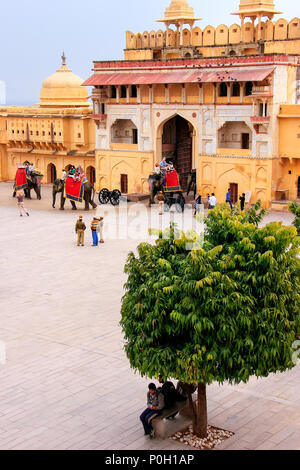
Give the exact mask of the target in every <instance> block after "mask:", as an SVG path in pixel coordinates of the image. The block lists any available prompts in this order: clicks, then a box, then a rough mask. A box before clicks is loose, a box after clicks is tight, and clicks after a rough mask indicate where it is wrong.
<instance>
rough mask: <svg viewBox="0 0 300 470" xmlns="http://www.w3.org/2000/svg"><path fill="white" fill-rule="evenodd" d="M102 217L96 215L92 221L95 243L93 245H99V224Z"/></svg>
mask: <svg viewBox="0 0 300 470" xmlns="http://www.w3.org/2000/svg"><path fill="white" fill-rule="evenodd" d="M99 222H100V219H98V218H97V217H94V218H93V220H92V223H91V230H92V238H93V244H92V246H98V242H99V240H98V225H99Z"/></svg>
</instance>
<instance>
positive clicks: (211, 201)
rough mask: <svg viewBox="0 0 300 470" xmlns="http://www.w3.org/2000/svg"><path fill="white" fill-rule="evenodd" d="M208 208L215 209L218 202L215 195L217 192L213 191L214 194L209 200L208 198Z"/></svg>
mask: <svg viewBox="0 0 300 470" xmlns="http://www.w3.org/2000/svg"><path fill="white" fill-rule="evenodd" d="M208 204H209V205H208V208H209V209H214V208H215V205H216V204H217V198H216V196H215V193H212V195H211V196H210V198H209V200H208Z"/></svg>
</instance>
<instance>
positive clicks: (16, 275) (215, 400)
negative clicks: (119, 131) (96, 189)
mask: <svg viewBox="0 0 300 470" xmlns="http://www.w3.org/2000/svg"><path fill="white" fill-rule="evenodd" d="M43 194H44V200H43V201H41V202H38V201H36V200H32V201H29V203H28V207H29V208H30V211H31V212H30V217H26V218H25V217H23V218H21V217H19V215H18V212H17V209H16V207H15V201H14V200H12V199H11V198H10V185H8V184H6V183H2V184H0V206H1V207H0V214H1V228H0V254H1V256H0V269H1V278H0V279H1V280H0V285H1V289H0V312H1V315H0V341H1V342H3V344H4V346H5V350H6V362H5V364H1V363H0V383H1V387H0V449H109V450H115V449H118V450H121V449H126V450H130V449H145V450H147V449H155V450H161V449H167V450H172V449H185V450H186V449H187V448H186V447H185V446H184V445H181V444H180V443H175V442H174V441H171V440H169V439H167V440H164V441H161V440H157V439H155V440H152V441H150V440H148V438H146V437H144V435H143V430H142V427H141V423H140V421H139V419H138V417H139V414H140V412H141V411H142V410H143V409H144V408H145V400H146V391H147V384H148V382H149V380H147V379H142V378H141V377H140V376H139V375H138V374H134V372H133V371H132V370H131V369H130V367H129V363H128V360H127V358H126V356H125V354H124V351H123V338H122V331H121V328H120V326H119V321H120V302H121V297H122V295H123V284H124V282H125V280H126V277H125V275H124V273H123V266H124V263H125V260H126V257H127V254H128V252H129V251H130V250H134V249H135V248H136V246H137V244H138V243H139V241H140V240H138V239H126V238H125V236H126V226H125V212H126V209H125V208H120V209H119V213H120V218H119V224H120V227H119V235H120V236H121V237H123V238H122V239H112V240H107V241H106V243H105V244H104V245H102V246H100V247H98V248H92V247H91V246H90V244H91V235H90V231H89V230H87V232H86V246H85V247H77V246H76V244H75V234H74V225H75V221H76V219H77V217H78V215H79V214H81V212H78V213H74V212H72V211H71V210H69V209H68V210H66V211H65V212H61V211H58V210H57V211H54V210H52V209H51V204H50V188H43ZM68 207H69V206H68ZM130 209H131V210H132V214H131V219H130V220H131V221H133V220H134V212H135V209H134V207H133V206H130ZM104 210H105V211H106V217H105V224H106V227H109V226H110V225H113V224H114V223H115V222H114V209H113V208H111V207H110V206H107V207H105V208H104V207H101V208H99V209H98V211H101V212H103V211H104ZM92 215H93V212H90V213H89V214H86V213H83V216H84V220H85V221H86V222H87V226H89V222H90V220H91V217H92ZM178 217H179V216H177V215H176V216H175V219H176V220H177V218H178ZM185 217H186V218H187V219H189V214H188V211H187V212H186V215H185ZM279 219H280V220H282V221H283V222H285V223H290V222H291V220H292V217H291V215H290V214H269V215H268V220H279ZM189 220H190V219H189ZM145 222H146V219H145V213H144V215H143V216H142V217H141V219H140V224H141V225H143V224H144V225H145ZM164 223H165V221H164ZM188 223H189V222H187V225H188ZM131 232H134V233H135V232H136V235H137V238H138V236H139V234H138V230H137V228H134V227H131ZM145 233H146V231H145V230H144V232H143V238H145V237H146V235H145ZM1 344H2V343H0V345H1ZM3 344H2V346H3ZM299 371H300V369H299V366H297V367H296V368H294V369H293V370H292V371H289V372H286V373H284V374H276V375H271V376H270V377H268V378H265V379H260V380H257V379H254V378H252V379H251V381H250V382H249V383H248V384H243V385H239V386H230V385H228V384H224V385H222V386H219V385H218V384H212V385H211V386H210V387H208V408H209V423H210V424H211V425H214V426H218V427H221V428H224V429H228V430H231V431H233V432H234V433H235V436H234V437H232V438H231V439H229V440H227V441H226V442H224V443H223V444H222V445H221V446H219V449H222V448H223V449H300V395H299V390H300V372H299ZM186 424H187V421H185V420H184V419H183V418H176V420H175V421H174V422H171V423H168V427H170V429H172V431H176V430H179V429H181V428H182V427H184V426H185V425H186Z"/></svg>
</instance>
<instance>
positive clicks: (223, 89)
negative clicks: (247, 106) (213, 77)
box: [219, 82, 227, 97]
mask: <svg viewBox="0 0 300 470" xmlns="http://www.w3.org/2000/svg"><path fill="white" fill-rule="evenodd" d="M219 96H220V97H225V96H227V85H226V83H224V82H223V83H221V84H220V88H219Z"/></svg>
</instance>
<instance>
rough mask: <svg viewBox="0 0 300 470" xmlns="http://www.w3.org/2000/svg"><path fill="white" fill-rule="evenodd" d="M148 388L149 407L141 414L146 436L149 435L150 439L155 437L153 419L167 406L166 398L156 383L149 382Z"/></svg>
mask: <svg viewBox="0 0 300 470" xmlns="http://www.w3.org/2000/svg"><path fill="white" fill-rule="evenodd" d="M148 389H149V391H148V393H147V408H146V409H145V410H144V411H143V413H142V414H141V415H140V420H141V421H142V423H143V426H144V431H145V436H149V437H150V439H152V438H153V437H154V431H153V427H152V422H151V421H152V420H153V418H155V417H156V416H159V415H160V414H161V413H162V410H163V408H164V406H165V400H164V396H163V394H162V392H160V391H159V390H157V388H156V385H155V384H153V383H151V384H149V385H148Z"/></svg>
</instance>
